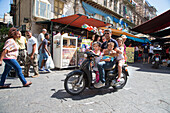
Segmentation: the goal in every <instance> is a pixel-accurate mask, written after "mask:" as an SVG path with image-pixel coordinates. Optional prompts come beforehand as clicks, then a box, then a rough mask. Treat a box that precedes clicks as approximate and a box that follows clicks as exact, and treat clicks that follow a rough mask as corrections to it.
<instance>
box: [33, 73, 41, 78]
mask: <svg viewBox="0 0 170 113" xmlns="http://www.w3.org/2000/svg"><path fill="white" fill-rule="evenodd" d="M39 76H40V75H39V74H38V75H34V76H32V78H36V77H39Z"/></svg>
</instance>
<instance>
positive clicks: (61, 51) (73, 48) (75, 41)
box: [51, 14, 109, 68]
mask: <svg viewBox="0 0 170 113" xmlns="http://www.w3.org/2000/svg"><path fill="white" fill-rule="evenodd" d="M51 22H52V26H51V29H52V34H53V38H52V39H53V41H52V42H53V46H52V48H53V49H52V50H53V51H52V52H53V60H54V64H55V67H56V68H69V67H77V66H79V65H80V64H81V63H82V62H83V60H84V52H85V50H86V49H88V48H89V47H90V43H91V37H92V35H93V34H95V33H96V32H95V31H96V29H97V27H102V26H107V25H109V24H108V23H105V22H103V21H100V20H97V19H94V18H92V17H90V18H89V17H87V16H85V15H81V14H75V15H71V16H67V17H63V18H58V19H52V20H51ZM59 24H61V26H60V25H59Z"/></svg>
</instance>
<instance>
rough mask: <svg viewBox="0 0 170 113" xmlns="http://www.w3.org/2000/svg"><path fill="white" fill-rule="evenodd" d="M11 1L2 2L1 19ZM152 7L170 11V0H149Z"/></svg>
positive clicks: (161, 10)
mask: <svg viewBox="0 0 170 113" xmlns="http://www.w3.org/2000/svg"><path fill="white" fill-rule="evenodd" d="M10 1H12V0H0V18H3V16H4V13H7V12H10ZM147 1H148V2H149V3H150V4H151V6H154V7H155V8H156V9H157V11H158V12H157V15H159V14H161V13H163V12H165V11H167V10H168V9H170V0H147Z"/></svg>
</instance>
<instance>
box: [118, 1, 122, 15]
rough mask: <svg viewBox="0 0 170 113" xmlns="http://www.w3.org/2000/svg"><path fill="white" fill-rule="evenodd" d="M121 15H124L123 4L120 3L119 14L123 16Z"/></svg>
mask: <svg viewBox="0 0 170 113" xmlns="http://www.w3.org/2000/svg"><path fill="white" fill-rule="evenodd" d="M121 13H122V4H121V3H120V4H119V14H120V15H121Z"/></svg>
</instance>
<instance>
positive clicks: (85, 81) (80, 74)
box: [64, 52, 129, 95]
mask: <svg viewBox="0 0 170 113" xmlns="http://www.w3.org/2000/svg"><path fill="white" fill-rule="evenodd" d="M84 55H85V57H86V59H85V60H84V61H83V63H82V64H81V65H80V68H79V69H78V70H74V71H72V72H70V73H69V74H68V75H67V76H66V79H65V81H64V87H65V90H66V91H67V93H69V94H71V95H78V94H80V93H82V92H83V91H84V90H85V88H86V87H87V88H89V89H96V88H95V87H94V83H95V79H93V76H92V69H91V66H90V63H91V62H93V61H94V58H95V57H99V56H98V55H96V54H94V53H93V52H86V53H85V54H84ZM127 76H129V73H128V70H127V65H125V66H123V67H122V74H121V81H120V82H116V80H117V78H118V67H117V64H115V65H114V66H113V67H112V68H111V69H107V70H105V80H106V81H105V86H103V87H102V88H109V87H110V86H112V87H113V88H115V89H121V88H123V87H124V86H125V84H126V82H127V79H128V78H127Z"/></svg>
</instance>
